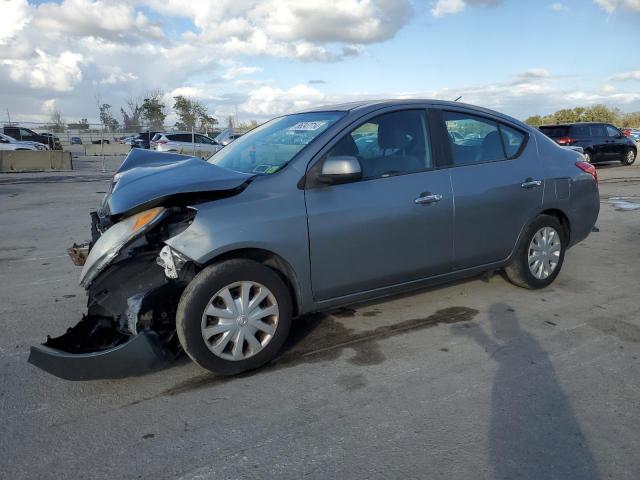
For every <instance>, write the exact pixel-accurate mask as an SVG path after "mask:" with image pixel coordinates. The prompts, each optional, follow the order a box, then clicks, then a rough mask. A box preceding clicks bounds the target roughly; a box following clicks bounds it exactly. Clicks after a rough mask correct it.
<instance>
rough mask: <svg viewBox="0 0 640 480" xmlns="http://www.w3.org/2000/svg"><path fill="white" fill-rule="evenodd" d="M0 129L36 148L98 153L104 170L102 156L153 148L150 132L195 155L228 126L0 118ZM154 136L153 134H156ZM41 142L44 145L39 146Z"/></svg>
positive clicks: (203, 151) (203, 153)
mask: <svg viewBox="0 0 640 480" xmlns="http://www.w3.org/2000/svg"><path fill="white" fill-rule="evenodd" d="M0 125H1V127H0V133H3V134H4V135H7V136H9V137H11V138H13V139H15V140H18V141H21V142H33V143H34V144H36V145H37V146H38V148H43V149H49V150H64V151H68V152H71V153H72V155H100V156H102V165H103V168H102V169H103V171H104V163H105V159H104V157H105V156H109V155H125V154H126V153H128V152H129V150H130V149H131V148H146V149H148V148H154V147H155V146H156V145H155V142H154V136H156V134H163V133H164V134H167V135H169V138H179V142H180V146H179V147H177V148H176V149H175V150H172V151H175V152H177V153H184V154H190V155H197V156H202V157H204V156H209V155H211V154H212V153H213V152H212V151H209V150H210V149H208V148H204V149H203V144H214V142H213V139H214V138H215V137H216V136H217V135H219V134H220V133H221V132H223V131H225V130H227V131H229V130H230V129H223V128H219V129H211V130H199V129H195V128H192V129H191V130H188V131H184V130H176V129H158V128H153V127H150V126H149V125H133V126H129V127H128V128H127V129H126V130H125V129H118V130H112V129H110V128H109V127H108V126H107V125H104V124H100V123H75V124H74V123H68V124H64V125H52V124H48V125H47V124H43V123H41V122H40V123H39V122H15V121H14V122H11V121H9V120H5V121H1V120H0ZM232 133H233V132H232ZM156 138H157V137H156ZM43 145H44V147H43Z"/></svg>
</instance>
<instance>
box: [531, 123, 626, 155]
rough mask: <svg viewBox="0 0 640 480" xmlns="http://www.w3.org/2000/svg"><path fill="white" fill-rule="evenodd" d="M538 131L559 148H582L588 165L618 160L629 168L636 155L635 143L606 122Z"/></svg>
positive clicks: (553, 126)
mask: <svg viewBox="0 0 640 480" xmlns="http://www.w3.org/2000/svg"><path fill="white" fill-rule="evenodd" d="M540 131H541V132H542V133H544V134H545V135H547V136H548V137H549V138H551V139H553V140H554V141H556V142H557V143H558V144H560V145H564V146H576V147H582V149H583V150H584V157H585V160H586V161H587V162H589V163H597V162H606V161H620V162H622V164H623V165H631V164H632V163H633V162H635V160H636V155H637V153H638V148H637V146H636V144H635V142H634V141H633V140H631V139H629V138H627V137H625V136H624V134H623V133H622V132H621V131H620V130H619V129H617V128H616V127H614V126H613V125H610V124H608V123H586V122H585V123H567V124H562V125H543V126H541V127H540Z"/></svg>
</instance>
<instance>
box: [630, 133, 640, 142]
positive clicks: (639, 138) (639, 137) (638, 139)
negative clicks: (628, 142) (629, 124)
mask: <svg viewBox="0 0 640 480" xmlns="http://www.w3.org/2000/svg"><path fill="white" fill-rule="evenodd" d="M629 135H630V137H631V139H632V140H634V141H636V142H640V130H631V132H630V133H629Z"/></svg>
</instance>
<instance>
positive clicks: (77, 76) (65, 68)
mask: <svg viewBox="0 0 640 480" xmlns="http://www.w3.org/2000/svg"><path fill="white" fill-rule="evenodd" d="M36 54H37V56H36V57H35V58H31V59H28V60H3V61H2V64H3V65H6V66H7V67H8V68H9V75H10V77H11V79H12V80H14V81H16V82H24V83H26V84H27V85H29V86H30V87H31V88H41V89H44V88H46V89H52V90H56V91H60V92H64V91H68V90H71V89H72V88H73V87H74V86H75V85H76V84H77V83H78V82H80V81H81V80H82V71H81V70H80V66H79V65H80V63H81V62H82V55H80V54H78V53H73V52H69V51H65V52H62V53H61V54H60V55H59V56H52V55H48V54H46V53H45V52H43V51H42V50H40V49H36Z"/></svg>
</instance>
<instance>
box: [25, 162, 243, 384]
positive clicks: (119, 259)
mask: <svg viewBox="0 0 640 480" xmlns="http://www.w3.org/2000/svg"><path fill="white" fill-rule="evenodd" d="M252 178H253V175H248V174H243V173H239V172H234V171H232V170H227V169H224V168H221V167H218V166H216V165H213V164H211V163H207V162H203V161H202V160H200V159H197V158H192V157H188V156H184V155H175V154H168V153H159V152H149V151H145V150H141V149H133V150H132V151H131V153H129V155H128V156H127V158H126V159H125V160H124V162H123V163H122V165H121V166H120V168H119V169H118V171H117V172H116V174H115V175H114V178H113V182H112V184H111V187H110V189H109V192H108V193H107V195H106V196H105V198H104V200H103V202H102V204H101V205H100V206H99V208H98V210H97V211H96V212H93V213H92V214H91V242H90V243H87V244H83V245H76V244H74V245H73V246H72V247H71V248H70V249H69V255H70V256H71V259H72V260H73V262H74V263H75V264H76V265H80V266H82V274H81V275H80V285H82V286H83V287H84V288H85V289H86V290H87V295H88V309H87V313H86V314H85V315H84V316H83V318H82V320H81V321H80V323H78V324H77V325H76V326H75V327H73V328H70V329H68V330H67V332H66V333H65V334H64V335H62V336H60V337H56V338H51V337H48V339H47V341H46V342H45V343H44V344H43V345H37V346H33V347H32V348H31V355H30V356H29V362H31V363H32V364H34V365H36V366H38V367H40V368H41V369H43V370H46V371H47V372H49V373H52V374H54V375H56V376H58V377H62V378H65V379H68V380H89V379H98V378H117V377H124V376H131V375H138V374H141V373H144V372H146V371H148V370H150V369H153V368H155V367H156V366H158V365H161V364H162V363H164V362H166V361H167V360H169V359H171V358H172V357H174V356H175V355H176V354H177V353H178V352H179V351H180V345H179V341H178V339H177V336H176V333H175V312H176V308H177V305H178V302H179V300H180V296H181V294H182V291H183V290H184V288H185V287H186V285H187V283H189V281H191V279H192V278H193V276H194V275H195V273H196V270H197V269H198V268H199V265H197V264H196V263H195V262H193V261H192V260H191V259H190V258H188V255H185V254H183V253H181V252H178V251H176V250H174V249H172V248H171V247H169V246H168V245H167V244H166V242H167V240H169V239H170V238H172V237H174V236H176V235H178V234H180V233H181V232H183V231H184V230H185V229H187V228H188V227H189V225H190V224H191V223H192V221H193V218H194V217H195V215H196V208H197V205H198V204H200V203H203V202H210V201H215V200H218V199H222V198H228V197H230V196H233V195H237V194H239V193H240V192H242V191H243V190H244V189H245V188H246V187H247V185H248V184H249V183H250V182H251V180H252Z"/></svg>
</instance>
